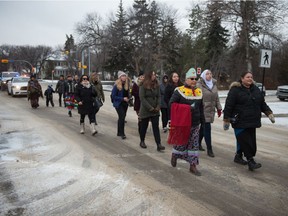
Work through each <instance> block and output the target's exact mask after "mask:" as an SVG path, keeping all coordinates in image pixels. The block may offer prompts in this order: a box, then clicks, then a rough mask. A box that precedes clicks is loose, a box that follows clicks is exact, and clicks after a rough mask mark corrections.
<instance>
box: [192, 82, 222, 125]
mask: <svg viewBox="0 0 288 216" xmlns="http://www.w3.org/2000/svg"><path fill="white" fill-rule="evenodd" d="M212 83H213V87H212V89H210V88H209V87H208V86H207V85H206V83H205V81H204V80H203V79H201V78H200V80H199V82H198V83H197V87H199V88H201V90H202V94H203V106H204V116H205V122H207V123H208V122H209V123H213V122H214V117H215V110H222V106H221V104H220V101H219V95H218V88H217V86H216V83H217V80H215V79H212Z"/></svg>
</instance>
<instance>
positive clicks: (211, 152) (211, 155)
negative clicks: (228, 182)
mask: <svg viewBox="0 0 288 216" xmlns="http://www.w3.org/2000/svg"><path fill="white" fill-rule="evenodd" d="M207 155H208V156H209V157H215V155H214V153H213V151H212V149H207Z"/></svg>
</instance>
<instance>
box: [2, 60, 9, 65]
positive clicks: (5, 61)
mask: <svg viewBox="0 0 288 216" xmlns="http://www.w3.org/2000/svg"><path fill="white" fill-rule="evenodd" d="M8 62H9V60H8V59H1V63H4V64H7V63H8Z"/></svg>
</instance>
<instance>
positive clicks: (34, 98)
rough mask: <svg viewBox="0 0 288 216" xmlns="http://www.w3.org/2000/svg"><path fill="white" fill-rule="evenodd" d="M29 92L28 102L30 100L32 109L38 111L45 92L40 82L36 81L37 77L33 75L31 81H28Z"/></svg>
mask: <svg viewBox="0 0 288 216" xmlns="http://www.w3.org/2000/svg"><path fill="white" fill-rule="evenodd" d="M27 92H28V101H29V100H30V103H31V107H32V108H33V109H36V108H37V107H39V97H42V98H43V92H42V87H41V85H40V83H39V82H38V80H37V79H36V75H35V74H32V75H31V76H30V80H29V81H28V86H27Z"/></svg>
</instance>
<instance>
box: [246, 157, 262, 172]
mask: <svg viewBox="0 0 288 216" xmlns="http://www.w3.org/2000/svg"><path fill="white" fill-rule="evenodd" d="M260 167H262V165H261V163H256V162H255V160H254V159H253V158H251V159H249V160H248V169H249V170H250V171H253V170H254V169H258V168H260Z"/></svg>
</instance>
